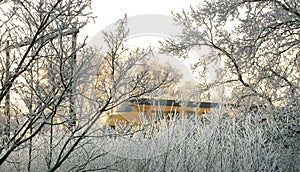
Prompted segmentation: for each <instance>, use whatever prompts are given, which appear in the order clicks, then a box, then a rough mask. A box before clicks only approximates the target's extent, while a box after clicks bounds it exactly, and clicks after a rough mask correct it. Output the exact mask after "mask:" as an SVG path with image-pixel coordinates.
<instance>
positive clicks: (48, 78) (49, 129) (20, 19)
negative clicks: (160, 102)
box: [0, 0, 177, 171]
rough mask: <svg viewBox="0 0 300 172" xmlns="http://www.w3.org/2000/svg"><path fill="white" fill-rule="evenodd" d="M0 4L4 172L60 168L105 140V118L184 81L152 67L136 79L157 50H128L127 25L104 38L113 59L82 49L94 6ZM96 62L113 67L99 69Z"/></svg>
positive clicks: (81, 0)
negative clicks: (123, 105)
mask: <svg viewBox="0 0 300 172" xmlns="http://www.w3.org/2000/svg"><path fill="white" fill-rule="evenodd" d="M1 3H2V4H1V13H2V14H1V15H2V16H3V18H1V23H0V24H1V30H0V31H1V37H0V41H1V47H0V48H1V89H0V100H1V101H2V100H3V101H4V100H5V109H4V112H3V113H2V112H1V120H2V119H3V120H2V121H1V123H2V124H4V125H1V127H2V126H5V131H7V132H4V128H1V145H0V152H1V156H0V165H2V166H1V168H2V169H3V170H9V169H10V168H9V167H10V166H13V167H14V169H18V170H24V169H25V168H27V170H28V171H30V170H32V169H36V167H38V168H40V169H41V170H47V171H55V170H57V169H59V168H60V167H61V166H63V165H64V163H65V162H68V159H69V158H70V157H72V156H76V154H75V155H73V154H72V153H74V152H76V151H77V150H81V148H82V149H83V150H84V145H85V144H87V143H88V142H90V139H89V138H93V137H94V136H95V133H97V136H95V137H98V136H99V132H100V129H101V126H99V117H100V116H101V115H102V114H103V112H105V111H108V110H110V109H111V108H113V107H115V106H116V105H118V104H120V103H122V102H124V101H126V100H128V99H131V98H135V97H139V96H142V95H144V94H147V93H150V92H152V91H155V90H157V89H159V88H160V87H167V86H169V85H171V84H172V83H173V82H174V81H176V80H177V77H174V76H173V75H172V70H171V69H170V70H168V71H167V70H165V71H164V72H162V71H160V73H159V74H160V75H159V76H157V75H156V77H153V75H151V72H152V73H153V70H151V69H150V68H151V66H150V64H148V65H146V68H143V70H140V71H139V72H135V73H134V72H133V70H134V69H133V68H135V67H136V66H137V64H138V63H139V61H140V60H142V59H146V58H150V55H151V49H147V50H140V49H137V50H129V49H127V48H124V49H122V47H123V43H124V41H125V39H126V36H127V33H128V30H127V29H126V27H125V26H126V19H124V20H121V21H120V22H119V23H118V26H117V29H116V30H115V31H112V32H107V33H104V38H105V39H106V43H107V45H108V46H109V49H108V50H107V51H106V52H103V53H99V52H97V51H95V50H94V49H92V48H89V49H83V47H84V42H83V43H82V44H80V43H79V42H78V41H77V38H76V34H77V33H78V32H79V31H80V29H81V28H82V27H83V26H84V25H85V24H86V23H87V22H88V21H89V19H90V17H91V15H90V13H89V12H88V8H89V6H90V1H88V0H78V1H64V0H56V1H44V0H37V1H13V2H1ZM125 51H127V52H128V53H124V52H125ZM97 53H99V54H104V56H98V55H97ZM97 58H98V59H99V58H100V59H101V63H103V64H105V62H109V65H108V66H106V68H105V69H104V70H99V65H100V64H97V62H99V61H98V60H97ZM121 58H123V60H120V59H121ZM101 66H103V65H101ZM103 71H105V74H104V73H102V72H103ZM107 71H110V72H107ZM156 72H159V70H158V71H156ZM100 76H102V77H100ZM5 97H6V98H5ZM8 104H9V105H8ZM7 109H8V110H7ZM8 130H9V131H8ZM100 133H101V132H100ZM19 156H22V158H20V157H19ZM97 156H98V155H96V157H97ZM99 156H100V155H99ZM84 163H88V161H86V162H84ZM73 165H74V164H73ZM6 167H7V168H6ZM70 168H71V167H70Z"/></svg>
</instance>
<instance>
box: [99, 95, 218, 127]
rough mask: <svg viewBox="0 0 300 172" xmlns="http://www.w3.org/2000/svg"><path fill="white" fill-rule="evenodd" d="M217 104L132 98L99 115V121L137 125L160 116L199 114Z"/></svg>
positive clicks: (108, 123)
mask: <svg viewBox="0 0 300 172" xmlns="http://www.w3.org/2000/svg"><path fill="white" fill-rule="evenodd" d="M216 106H217V103H211V102H200V103H199V102H198V103H197V102H192V101H188V102H179V101H175V100H162V99H159V100H155V99H134V100H129V101H127V102H124V103H123V104H121V105H120V106H118V107H116V108H115V110H114V111H113V112H112V113H108V114H105V115H103V116H102V117H101V123H102V124H103V125H107V126H110V127H115V126H116V125H117V123H125V124H126V125H129V124H131V125H133V126H138V125H141V124H142V123H148V122H156V121H158V120H159V119H162V118H167V119H168V118H172V117H176V116H180V115H191V114H197V115H201V114H203V113H207V112H209V111H210V110H211V108H214V107H216Z"/></svg>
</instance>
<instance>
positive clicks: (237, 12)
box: [163, 0, 300, 107]
mask: <svg viewBox="0 0 300 172" xmlns="http://www.w3.org/2000/svg"><path fill="white" fill-rule="evenodd" d="M174 19H175V21H176V22H177V24H179V25H181V26H182V27H183V30H182V33H181V35H180V36H179V37H178V40H175V39H173V40H167V41H166V42H165V46H164V48H163V50H164V51H165V52H167V53H172V54H175V55H179V56H181V57H187V52H188V51H189V50H190V49H191V48H194V47H198V48H204V49H205V48H207V49H210V51H211V53H210V54H209V55H207V56H205V57H202V58H200V60H199V62H198V63H197V64H195V65H194V67H195V69H198V70H201V72H207V66H208V64H209V63H217V64H220V68H219V69H217V77H216V80H214V81H207V82H204V83H203V84H202V90H208V89H211V88H212V87H216V86H219V85H225V86H227V88H231V89H228V90H227V91H230V93H229V94H228V95H230V96H231V98H234V99H235V100H237V101H235V102H234V103H240V104H249V103H248V102H251V103H252V104H256V105H276V106H278V105H279V106H283V107H296V106H299V52H300V50H299V43H300V42H299V25H300V22H299V1H298V0H288V1H280V0H275V1H273V0H267V1H260V0H246V1H209V0H208V1H204V2H203V3H200V4H199V6H197V7H195V8H194V7H191V9H190V11H183V12H182V13H174ZM201 74H203V73H201ZM203 79H205V78H203ZM231 100H233V99H231Z"/></svg>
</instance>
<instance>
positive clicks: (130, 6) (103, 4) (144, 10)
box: [82, 0, 197, 40]
mask: <svg viewBox="0 0 300 172" xmlns="http://www.w3.org/2000/svg"><path fill="white" fill-rule="evenodd" d="M196 2H197V1H196ZM190 4H193V5H196V4H197V3H195V0H151V1H150V0H107V1H103V0H92V10H93V13H94V15H95V16H97V18H96V19H95V22H94V23H92V22H91V23H89V24H88V25H87V27H86V28H85V29H84V30H82V34H83V35H88V36H89V38H88V40H89V39H91V37H93V36H94V35H96V34H97V32H99V31H101V29H103V28H104V27H106V26H107V25H109V24H111V23H113V22H115V21H117V20H118V19H121V18H123V17H124V15H125V13H126V14H127V16H128V17H131V16H136V15H143V14H161V15H169V16H171V11H174V12H179V11H182V9H188V8H189V7H190Z"/></svg>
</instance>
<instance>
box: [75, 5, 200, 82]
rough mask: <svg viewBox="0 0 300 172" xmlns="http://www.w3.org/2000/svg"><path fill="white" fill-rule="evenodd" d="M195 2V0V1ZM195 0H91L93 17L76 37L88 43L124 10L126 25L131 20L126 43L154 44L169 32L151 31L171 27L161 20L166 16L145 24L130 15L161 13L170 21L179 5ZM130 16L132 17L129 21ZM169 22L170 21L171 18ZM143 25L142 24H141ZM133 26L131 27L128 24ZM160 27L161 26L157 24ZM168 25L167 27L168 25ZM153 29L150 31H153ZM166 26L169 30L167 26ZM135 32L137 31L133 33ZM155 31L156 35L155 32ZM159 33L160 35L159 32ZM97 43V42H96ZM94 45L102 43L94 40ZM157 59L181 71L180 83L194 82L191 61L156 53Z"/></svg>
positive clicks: (119, 17)
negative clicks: (148, 28)
mask: <svg viewBox="0 0 300 172" xmlns="http://www.w3.org/2000/svg"><path fill="white" fill-rule="evenodd" d="M196 2H198V1H196ZM196 2H195V0H152V1H149V0H147V1H146V0H110V1H100V0H92V10H93V14H94V16H96V18H95V21H94V22H91V23H89V24H88V25H87V27H86V28H84V29H83V30H82V31H81V32H80V35H79V36H80V37H82V38H84V37H85V36H88V39H87V42H88V43H91V42H94V40H98V39H101V37H102V36H101V35H102V34H101V31H102V30H103V29H104V28H107V27H109V25H112V24H113V23H114V22H116V21H117V20H119V19H121V18H124V16H125V14H127V17H128V22H129V24H128V26H129V25H130V22H131V23H133V24H132V25H133V26H132V25H131V26H129V29H130V33H131V35H130V36H131V38H130V39H129V40H128V41H127V43H126V44H127V46H131V47H138V46H139V47H147V46H149V45H150V46H158V40H163V39H165V38H166V36H170V35H164V33H153V32H164V31H163V30H164V29H165V31H169V30H172V29H173V28H172V27H170V26H168V25H165V26H160V25H164V24H165V22H164V20H167V19H161V21H160V22H159V21H158V22H155V20H157V19H154V23H155V24H156V23H158V24H157V25H158V26H157V27H153V26H145V25H147V21H145V22H140V20H139V19H137V20H138V21H136V20H134V19H132V18H134V17H139V16H144V15H148V16H149V15H150V18H152V20H153V17H151V15H157V16H156V17H158V20H160V16H159V15H162V17H167V18H168V17H169V18H170V20H171V21H172V13H171V11H174V12H180V11H182V10H183V9H189V8H190V5H191V4H192V5H196V4H197V3H196ZM141 19H142V20H147V19H145V17H141ZM132 20H134V21H132ZM172 22H173V21H172ZM140 23H141V24H140ZM139 25H140V26H141V27H142V28H141V31H135V30H139V29H140V28H138V27H139ZM143 26H145V27H144V28H143ZM132 27H133V28H132ZM147 27H152V31H151V30H150V31H145V30H147ZM160 27H164V28H160ZM170 28H171V29H170ZM153 29H154V31H153ZM168 29H169V30H168ZM143 31H145V32H152V33H151V34H150V35H149V33H147V34H145V33H141V32H143ZM137 32H138V33H137ZM155 34H156V35H155ZM160 34H161V35H160ZM96 44H97V43H96ZM97 45H103V43H102V44H101V42H100V43H98V44H97ZM158 58H159V60H161V62H162V63H165V62H166V61H167V62H170V63H171V64H172V65H173V66H176V67H177V68H179V70H181V71H182V73H183V79H182V80H181V82H182V83H183V84H184V83H186V82H195V77H194V76H193V74H192V72H191V71H190V70H189V66H190V65H191V62H192V61H191V60H190V61H184V62H182V61H181V60H180V59H178V58H172V57H162V56H158Z"/></svg>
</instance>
